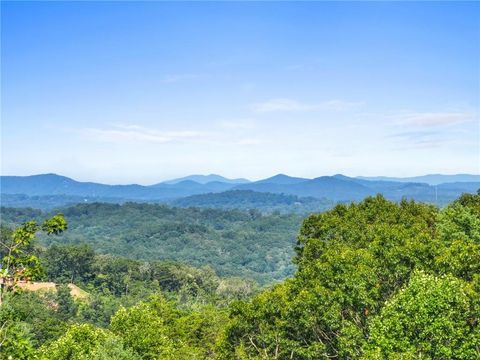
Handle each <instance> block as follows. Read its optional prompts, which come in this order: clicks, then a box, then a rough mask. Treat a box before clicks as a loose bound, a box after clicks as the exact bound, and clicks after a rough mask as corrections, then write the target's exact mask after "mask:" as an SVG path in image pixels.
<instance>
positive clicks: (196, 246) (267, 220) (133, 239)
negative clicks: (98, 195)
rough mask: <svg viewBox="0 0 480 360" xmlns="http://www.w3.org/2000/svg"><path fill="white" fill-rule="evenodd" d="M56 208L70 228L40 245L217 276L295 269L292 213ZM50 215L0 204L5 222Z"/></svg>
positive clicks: (265, 275) (269, 276)
mask: <svg viewBox="0 0 480 360" xmlns="http://www.w3.org/2000/svg"><path fill="white" fill-rule="evenodd" d="M60 211H61V212H62V213H63V214H64V215H65V218H66V219H67V221H68V223H69V231H67V232H65V233H64V234H62V235H61V236H59V237H56V238H50V237H41V241H42V243H43V244H44V245H52V244H89V245H91V246H92V248H94V249H95V251H96V252H97V253H99V254H113V255H119V256H125V257H129V258H132V259H143V260H175V261H180V262H185V263H187V264H191V265H194V266H205V265H210V266H211V267H212V268H214V269H215V270H216V271H217V272H218V274H219V275H221V276H241V277H244V278H250V279H255V280H256V281H258V282H260V283H267V282H271V281H273V280H281V279H284V278H285V277H287V276H290V275H291V274H293V271H294V269H295V267H294V265H293V264H291V261H290V259H291V257H292V256H293V253H294V246H295V243H296V236H297V232H298V229H299V227H300V224H301V221H302V217H301V216H299V215H294V214H285V215H281V214H270V215H262V214H261V213H260V212H258V211H255V210H251V211H238V210H216V209H203V210H200V209H194V208H191V209H182V208H175V207H169V206H164V205H152V204H137V203H126V204H124V205H118V204H105V203H94V204H79V205H75V206H72V207H67V208H63V209H61V210H60ZM50 215H51V214H48V213H42V212H40V211H38V210H32V209H30V210H29V209H11V208H2V221H3V222H5V223H10V224H12V223H17V224H19V223H21V222H23V221H27V220H29V219H38V220H41V219H43V218H46V217H48V216H50Z"/></svg>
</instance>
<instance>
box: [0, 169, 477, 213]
mask: <svg viewBox="0 0 480 360" xmlns="http://www.w3.org/2000/svg"><path fill="white" fill-rule="evenodd" d="M414 180H415V181H414ZM0 186H1V195H2V205H3V206H31V207H38V208H48V207H54V206H61V205H65V204H72V203H77V202H88V201H105V202H126V201H141V202H170V203H174V202H175V203H176V204H178V205H181V206H199V207H201V206H202V201H204V202H205V203H208V204H218V206H219V207H222V206H227V205H225V204H221V203H222V201H224V202H225V203H227V204H230V205H228V207H229V206H232V207H233V206H234V205H235V204H234V202H233V201H232V200H231V199H230V200H228V197H229V196H234V197H235V199H236V200H235V201H237V202H239V203H242V202H243V203H244V204H248V203H250V202H252V198H253V197H254V196H252V192H255V193H272V194H280V195H285V196H294V197H297V198H291V197H290V198H289V199H283V200H279V198H278V197H277V198H278V199H276V200H275V201H277V200H278V201H279V203H302V201H303V200H302V198H305V197H308V198H311V199H317V200H318V199H321V200H322V201H323V204H326V203H332V204H333V203H336V202H349V201H358V200H361V199H363V198H365V197H366V196H369V195H375V194H378V193H381V194H383V195H384V196H385V197H386V198H388V199H391V200H394V201H399V200H401V199H402V198H407V199H415V200H419V201H425V202H430V203H434V204H438V205H444V204H446V203H448V202H449V201H451V200H453V199H455V198H456V197H458V196H459V195H460V194H461V193H463V192H470V193H473V192H476V191H477V190H478V189H479V188H480V175H470V174H460V175H440V174H436V175H425V176H420V177H414V178H387V177H372V178H366V177H348V176H344V175H340V174H338V175H334V176H321V177H317V178H314V179H307V178H298V177H291V176H288V175H284V174H278V175H275V176H273V177H270V178H267V179H262V180H259V181H249V180H247V179H227V178H225V177H222V176H220V175H214V174H210V175H206V176H205V175H192V176H187V177H184V178H180V179H173V180H169V181H165V182H161V183H158V184H155V185H150V186H142V185H137V184H131V185H107V184H99V183H93V182H79V181H75V180H73V179H71V178H68V177H65V176H61V175H56V174H43V175H32V176H2V177H1V178H0ZM227 191H228V192H229V193H227V194H226V195H222V196H220V197H219V196H216V197H215V200H213V199H212V197H213V194H218V193H223V192H227ZM196 195H203V196H201V197H198V196H196ZM192 196H196V197H194V198H190V197H192ZM262 198H265V197H262ZM179 199H183V200H182V201H179ZM292 199H297V200H295V201H293V200H292ZM271 201H272V198H269V204H270V205H271ZM306 202H308V203H310V204H311V200H309V201H306ZM48 204H50V205H48ZM253 204H257V206H255V205H253V207H254V208H256V207H258V206H260V205H258V202H253Z"/></svg>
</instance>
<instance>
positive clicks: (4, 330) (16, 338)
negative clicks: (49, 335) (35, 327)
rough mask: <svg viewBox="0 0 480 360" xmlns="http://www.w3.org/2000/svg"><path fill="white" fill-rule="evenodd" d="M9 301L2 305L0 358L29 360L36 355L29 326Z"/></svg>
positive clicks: (0, 312) (0, 314)
mask: <svg viewBox="0 0 480 360" xmlns="http://www.w3.org/2000/svg"><path fill="white" fill-rule="evenodd" d="M7 300H8V297H7V298H6V299H5V301H4V302H3V303H2V305H0V358H1V359H6V358H7V357H9V356H10V357H11V358H12V359H29V358H31V357H32V356H33V353H34V347H33V341H32V336H31V334H30V329H29V326H28V324H26V323H25V322H22V321H20V319H19V317H18V314H17V313H16V312H15V309H14V308H13V307H12V306H11V303H10V302H9V301H7Z"/></svg>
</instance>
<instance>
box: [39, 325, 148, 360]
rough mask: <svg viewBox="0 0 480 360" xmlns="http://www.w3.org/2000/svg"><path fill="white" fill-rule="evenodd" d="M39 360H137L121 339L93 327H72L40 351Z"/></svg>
mask: <svg viewBox="0 0 480 360" xmlns="http://www.w3.org/2000/svg"><path fill="white" fill-rule="evenodd" d="M37 356H38V359H39V360H135V359H139V357H138V356H137V355H136V354H135V353H134V352H133V351H131V350H130V349H125V348H124V346H123V343H122V341H121V339H120V338H118V337H116V336H115V335H113V334H112V333H111V332H109V331H107V330H104V329H100V328H95V327H93V326H92V325H88V324H81V325H72V326H71V327H70V328H69V329H68V331H67V332H66V334H65V335H63V336H61V337H60V338H59V339H57V340H56V341H54V342H52V343H51V344H48V345H45V346H43V347H42V348H40V350H39V351H38V355H37Z"/></svg>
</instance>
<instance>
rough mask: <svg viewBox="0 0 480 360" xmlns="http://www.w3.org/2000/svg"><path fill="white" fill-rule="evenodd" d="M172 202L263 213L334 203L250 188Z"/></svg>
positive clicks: (302, 210) (314, 208)
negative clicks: (252, 210) (262, 191)
mask: <svg viewBox="0 0 480 360" xmlns="http://www.w3.org/2000/svg"><path fill="white" fill-rule="evenodd" d="M172 204H173V205H175V206H180V207H201V208H215V209H242V210H250V209H256V210H259V211H261V212H265V213H272V212H281V213H296V214H308V213H312V212H319V211H324V210H327V209H329V208H331V207H333V205H334V203H333V202H332V201H330V200H328V199H315V198H312V197H298V196H295V195H285V194H273V193H261V192H256V191H251V190H230V191H224V192H221V193H209V194H199V195H192V196H188V197H184V198H181V199H178V200H174V201H173V202H172Z"/></svg>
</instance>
